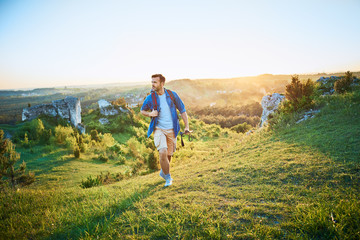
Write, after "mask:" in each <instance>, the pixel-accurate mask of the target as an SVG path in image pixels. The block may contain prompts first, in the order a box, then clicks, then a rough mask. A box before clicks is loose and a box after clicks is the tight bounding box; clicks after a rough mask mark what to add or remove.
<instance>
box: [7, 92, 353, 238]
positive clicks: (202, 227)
mask: <svg viewBox="0 0 360 240" xmlns="http://www.w3.org/2000/svg"><path fill="white" fill-rule="evenodd" d="M326 101H328V102H330V103H331V104H329V105H326V104H325V105H324V107H323V109H322V112H321V113H320V114H319V115H317V116H316V117H315V118H313V119H310V120H308V121H306V122H302V123H300V124H296V125H291V126H288V127H285V128H283V129H280V130H277V131H275V132H273V131H270V130H266V129H265V130H262V131H258V132H256V133H254V134H252V135H250V136H246V135H238V134H234V133H229V134H228V137H226V138H225V137H219V138H212V137H208V138H206V141H204V140H203V139H201V138H200V139H198V141H197V142H187V141H186V142H185V144H186V145H185V147H184V148H181V147H180V148H179V150H178V151H177V152H176V153H175V156H174V158H173V160H172V163H171V171H172V177H173V178H174V182H173V185H172V186H171V187H168V188H164V187H163V184H164V181H163V180H162V179H161V178H160V177H159V176H158V172H155V173H152V174H148V175H144V176H137V177H134V178H130V179H126V180H123V181H121V182H117V183H114V184H110V185H105V186H100V187H93V188H89V189H82V188H80V186H79V184H80V182H81V179H84V178H85V177H86V176H87V175H88V174H90V175H94V174H95V173H96V174H99V173H100V171H105V170H109V171H111V172H115V171H118V170H119V169H118V167H120V166H116V165H115V164H113V163H111V162H109V163H99V162H96V161H94V160H91V158H88V157H86V156H84V158H81V159H74V158H72V157H70V156H65V157H63V158H62V160H59V159H58V156H60V155H61V154H62V153H61V151H63V150H61V149H60V150H54V152H53V153H50V154H49V155H45V156H44V157H43V158H41V154H38V153H36V154H33V155H31V156H30V153H29V155H27V156H26V157H27V158H28V159H29V164H28V167H29V168H31V169H33V170H35V169H36V166H38V169H40V170H39V172H38V174H37V176H38V178H39V182H38V183H36V184H35V185H32V186H31V185H30V186H29V187H27V188H22V189H20V190H19V191H17V192H15V193H11V194H10V193H8V194H3V195H1V197H0V199H1V203H2V204H1V209H0V210H1V218H0V222H1V224H0V226H1V227H0V233H1V234H0V236H2V237H3V238H5V239H97V238H99V239H359V238H360V165H359V159H360V158H359V156H360V155H359V148H358V147H357V146H359V145H360V138H359V136H360V135H359V129H360V122H359V116H358V114H359V112H360V111H359V103H360V101H359V99H358V95H357V94H347V95H345V96H333V97H332V98H331V99H327V100H326ZM179 146H180V143H179ZM37 154H38V155H37ZM51 154H53V155H51ZM56 154H59V155H56ZM51 156H52V157H51ZM37 161H38V162H37ZM46 163H48V164H46ZM37 164H39V165H37ZM51 177H52V178H54V179H56V178H59V180H56V181H55V180H53V181H54V182H55V183H56V184H55V183H54V182H52V181H48V182H47V180H46V179H50V178H51ZM46 186H47V187H46Z"/></svg>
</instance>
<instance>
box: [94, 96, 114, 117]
mask: <svg viewBox="0 0 360 240" xmlns="http://www.w3.org/2000/svg"><path fill="white" fill-rule="evenodd" d="M98 104H99V108H100V113H101V114H102V115H104V116H109V115H110V116H113V115H117V114H119V110H117V109H116V108H115V106H113V105H112V104H111V103H110V102H108V101H106V100H105V99H100V100H99V101H98Z"/></svg>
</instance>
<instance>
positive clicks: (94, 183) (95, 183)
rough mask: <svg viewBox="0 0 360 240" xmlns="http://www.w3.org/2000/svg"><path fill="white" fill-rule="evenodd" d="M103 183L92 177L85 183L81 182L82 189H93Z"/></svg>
mask: <svg viewBox="0 0 360 240" xmlns="http://www.w3.org/2000/svg"><path fill="white" fill-rule="evenodd" d="M101 184H102V183H101V181H100V180H99V178H97V177H96V178H92V177H91V176H89V177H88V178H87V179H86V180H85V181H84V180H83V181H81V184H80V187H82V188H91V187H95V186H99V185H101Z"/></svg>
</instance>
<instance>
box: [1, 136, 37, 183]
mask: <svg viewBox="0 0 360 240" xmlns="http://www.w3.org/2000/svg"><path fill="white" fill-rule="evenodd" d="M19 159H20V154H19V153H17V152H16V151H15V146H14V145H13V143H12V142H11V140H9V139H4V131H3V130H1V129H0V184H1V185H3V184H4V183H5V181H8V183H9V185H10V186H11V187H12V188H13V189H15V186H16V185H17V184H19V183H21V184H23V185H27V184H30V183H32V182H34V181H35V176H34V174H28V175H25V169H26V163H25V162H24V161H23V162H22V164H21V165H20V167H19V168H18V169H15V164H16V162H17V161H18V160H19Z"/></svg>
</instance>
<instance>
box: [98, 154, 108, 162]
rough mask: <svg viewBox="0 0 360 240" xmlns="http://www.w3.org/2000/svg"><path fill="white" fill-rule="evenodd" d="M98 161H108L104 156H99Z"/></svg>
mask: <svg viewBox="0 0 360 240" xmlns="http://www.w3.org/2000/svg"><path fill="white" fill-rule="evenodd" d="M98 159H99V160H100V161H102V162H108V161H109V157H108V156H106V154H101V155H100V156H99V158H98Z"/></svg>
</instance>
